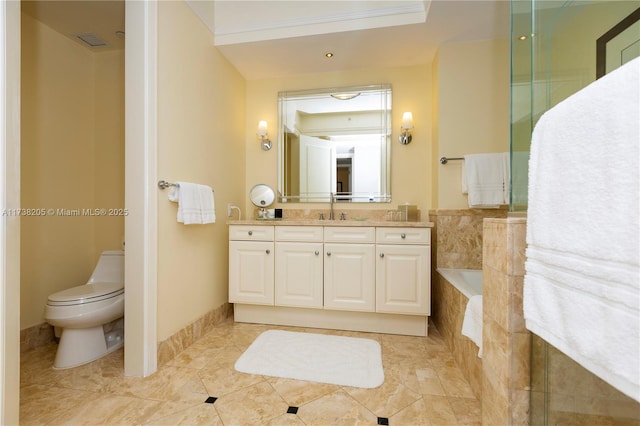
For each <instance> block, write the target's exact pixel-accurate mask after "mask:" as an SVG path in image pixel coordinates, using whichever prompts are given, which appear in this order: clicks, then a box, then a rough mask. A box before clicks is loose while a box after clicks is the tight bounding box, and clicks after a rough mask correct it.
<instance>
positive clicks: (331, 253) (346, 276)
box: [324, 227, 375, 312]
mask: <svg viewBox="0 0 640 426" xmlns="http://www.w3.org/2000/svg"><path fill="white" fill-rule="evenodd" d="M374 230H375V228H372V227H325V228H324V252H325V253H324V256H325V257H324V307H325V309H343V310H348V311H363V312H374V311H375V285H374V280H375V272H374V271H375V262H374V257H373V256H374V242H375V231H374Z"/></svg>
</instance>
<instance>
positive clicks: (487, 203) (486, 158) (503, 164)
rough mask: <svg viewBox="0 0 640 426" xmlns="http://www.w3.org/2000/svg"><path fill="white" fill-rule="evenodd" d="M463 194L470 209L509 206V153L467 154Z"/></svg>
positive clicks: (465, 157)
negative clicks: (465, 195) (465, 194)
mask: <svg viewBox="0 0 640 426" xmlns="http://www.w3.org/2000/svg"><path fill="white" fill-rule="evenodd" d="M462 176H463V177H462V192H463V193H467V194H468V195H467V199H468V202H469V207H470V208H497V207H498V206H499V205H501V204H509V153H508V152H501V153H494V154H467V155H465V156H464V165H463V166H462Z"/></svg>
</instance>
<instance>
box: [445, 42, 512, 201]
mask: <svg viewBox="0 0 640 426" xmlns="http://www.w3.org/2000/svg"><path fill="white" fill-rule="evenodd" d="M437 69H438V70H437V75H438V81H437V83H436V84H437V86H438V87H437V93H438V105H437V111H436V114H437V136H436V137H435V138H436V139H437V155H436V158H434V159H433V162H432V164H433V167H437V168H438V171H437V176H438V178H437V179H438V181H437V189H436V191H437V194H438V201H437V205H435V206H433V207H434V208H439V209H458V208H468V207H469V206H468V203H467V196H466V195H464V194H462V191H461V186H460V173H461V166H462V162H461V161H451V162H449V163H448V164H447V165H440V163H439V162H438V159H439V158H440V157H442V156H446V157H461V156H463V155H465V154H476V153H489V152H507V151H509V102H510V101H509V84H510V81H509V40H507V39H503V40H486V41H475V42H465V43H451V44H446V45H444V46H441V47H440V49H439V51H438V57H437ZM434 108H435V107H434Z"/></svg>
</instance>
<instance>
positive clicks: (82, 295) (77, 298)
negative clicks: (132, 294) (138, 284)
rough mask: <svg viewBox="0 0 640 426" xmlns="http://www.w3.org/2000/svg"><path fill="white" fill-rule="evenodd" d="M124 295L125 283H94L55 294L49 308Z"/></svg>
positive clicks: (51, 296) (50, 299) (48, 301)
mask: <svg viewBox="0 0 640 426" xmlns="http://www.w3.org/2000/svg"><path fill="white" fill-rule="evenodd" d="M123 293H124V284H123V283H92V284H85V285H79V286H77V287H72V288H68V289H66V290H62V291H59V292H57V293H53V294H52V295H50V296H49V299H48V300H47V305H49V306H70V305H83V304H87V303H94V302H99V301H101V300H107V299H111V298H113V297H116V296H119V295H121V294H123Z"/></svg>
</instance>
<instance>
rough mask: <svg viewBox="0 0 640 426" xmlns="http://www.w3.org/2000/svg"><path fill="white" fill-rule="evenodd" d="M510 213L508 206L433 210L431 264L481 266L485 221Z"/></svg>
mask: <svg viewBox="0 0 640 426" xmlns="http://www.w3.org/2000/svg"><path fill="white" fill-rule="evenodd" d="M507 214H508V211H507V210H506V209H461V210H430V211H429V220H430V221H431V222H433V224H434V225H433V233H432V239H431V247H432V251H431V256H432V262H431V266H432V268H433V269H435V268H458V269H482V221H483V220H484V219H485V218H506V217H507Z"/></svg>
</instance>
